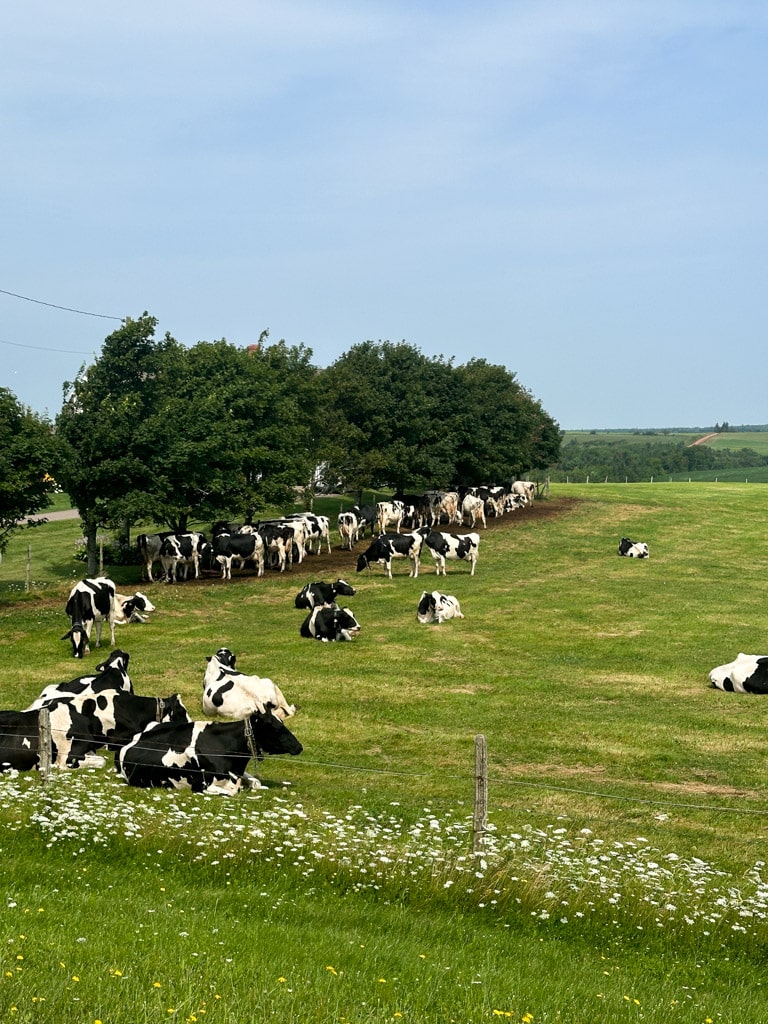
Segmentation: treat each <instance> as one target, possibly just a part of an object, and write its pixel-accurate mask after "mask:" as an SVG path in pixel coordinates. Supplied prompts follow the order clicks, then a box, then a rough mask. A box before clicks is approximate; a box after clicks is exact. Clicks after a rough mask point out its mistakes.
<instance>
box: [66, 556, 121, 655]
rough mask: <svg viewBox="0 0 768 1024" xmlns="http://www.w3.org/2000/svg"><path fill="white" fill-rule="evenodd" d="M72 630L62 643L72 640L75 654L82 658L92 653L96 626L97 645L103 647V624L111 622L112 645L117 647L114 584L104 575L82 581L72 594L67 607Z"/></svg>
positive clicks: (75, 586) (73, 588)
mask: <svg viewBox="0 0 768 1024" xmlns="http://www.w3.org/2000/svg"><path fill="white" fill-rule="evenodd" d="M65 611H66V613H67V615H68V616H69V620H70V622H71V623H72V627H71V629H70V630H69V632H67V633H65V634H64V636H63V637H62V638H61V639H62V640H71V641H72V654H73V656H74V657H75V658H82V657H83V656H84V655H85V654H89V653H90V650H91V630H92V629H93V624H94V622H95V623H96V646H97V647H101V625H102V623H103V622H104V620H105V619H106V621H107V622H108V623H109V632H110V642H111V644H112V646H113V647H114V645H115V584H114V583H113V582H112V580H108V579H107V578H106V577H105V576H98V577H96V579H92V580H80V582H79V583H76V584H75V585H74V587H72V590H71V591H70V592H69V597H68V598H67V605H66V608H65Z"/></svg>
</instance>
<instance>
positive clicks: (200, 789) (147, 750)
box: [115, 711, 303, 794]
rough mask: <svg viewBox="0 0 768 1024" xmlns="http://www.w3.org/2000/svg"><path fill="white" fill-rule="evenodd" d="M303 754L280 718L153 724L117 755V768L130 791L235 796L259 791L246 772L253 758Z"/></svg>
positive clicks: (256, 716)
mask: <svg viewBox="0 0 768 1024" xmlns="http://www.w3.org/2000/svg"><path fill="white" fill-rule="evenodd" d="M302 750H303V747H302V745H301V743H300V742H299V740H298V739H297V738H296V737H295V736H294V734H293V733H292V732H291V731H290V729H288V727H287V726H286V725H285V723H284V722H282V721H281V720H280V719H279V718H278V717H277V716H276V715H274V714H272V712H270V711H268V712H267V713H266V714H261V713H259V712H256V713H254V714H252V715H250V716H249V717H248V718H244V719H241V720H239V721H236V722H186V723H183V724H175V723H171V722H161V723H155V722H153V723H151V724H150V725H149V726H147V728H146V729H145V730H144V731H143V732H140V733H138V734H137V735H136V736H134V737H133V739H132V740H131V741H130V742H129V743H127V744H126V745H125V746H123V747H121V748H120V749H119V750H118V751H117V752H116V753H115V768H116V769H117V771H118V772H119V773H120V775H121V776H122V777H123V778H124V779H125V781H126V782H128V783H129V784H130V785H131V786H143V787H145V788H149V787H162V788H165V789H191V790H193V791H194V792H195V793H228V794H231V793H236V792H238V791H239V790H240V789H241V788H242V787H246V788H248V787H250V788H254V789H255V788H259V787H260V785H261V783H260V782H259V781H258V779H254V778H252V777H251V776H248V775H247V773H246V768H247V766H248V762H249V761H250V759H251V758H252V757H253V758H254V759H255V760H257V761H260V760H262V758H263V756H264V754H291V755H294V756H295V755H296V754H300V753H301V751H302Z"/></svg>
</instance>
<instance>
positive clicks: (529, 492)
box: [510, 480, 536, 505]
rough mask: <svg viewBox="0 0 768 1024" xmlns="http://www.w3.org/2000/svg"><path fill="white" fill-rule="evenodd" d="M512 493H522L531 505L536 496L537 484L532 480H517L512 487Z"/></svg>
mask: <svg viewBox="0 0 768 1024" xmlns="http://www.w3.org/2000/svg"><path fill="white" fill-rule="evenodd" d="M510 491H511V492H512V494H522V495H523V497H524V498H525V500H526V501H527V502H528V504H529V505H532V504H533V499H534V498H535V497H536V484H535V483H534V482H533V481H532V480H515V482H514V483H513V484H512V486H511V487H510Z"/></svg>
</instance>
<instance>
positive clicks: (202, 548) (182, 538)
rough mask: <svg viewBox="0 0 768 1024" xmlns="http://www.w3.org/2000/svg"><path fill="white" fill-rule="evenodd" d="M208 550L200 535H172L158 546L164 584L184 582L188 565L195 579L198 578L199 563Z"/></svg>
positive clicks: (202, 535) (202, 536)
mask: <svg viewBox="0 0 768 1024" xmlns="http://www.w3.org/2000/svg"><path fill="white" fill-rule="evenodd" d="M209 548H210V545H209V544H208V541H207V540H206V539H205V535H204V534H202V533H194V532H193V533H172V534H171V535H170V536H168V537H166V538H165V540H163V542H162V544H161V545H160V564H161V565H162V567H163V572H164V573H165V582H166V583H175V582H176V581H177V580H179V579H182V580H185V579H186V578H187V575H188V573H189V567H190V565H191V566H193V567H194V570H195V579H198V578H199V576H200V563H201V561H202V559H203V557H204V556H205V554H206V552H207V551H208V549H209Z"/></svg>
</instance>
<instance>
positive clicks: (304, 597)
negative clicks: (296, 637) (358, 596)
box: [293, 579, 356, 608]
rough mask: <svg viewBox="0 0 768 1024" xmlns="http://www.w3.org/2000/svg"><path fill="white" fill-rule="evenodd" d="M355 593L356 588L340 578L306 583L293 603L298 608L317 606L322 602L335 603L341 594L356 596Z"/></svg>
mask: <svg viewBox="0 0 768 1024" xmlns="http://www.w3.org/2000/svg"><path fill="white" fill-rule="evenodd" d="M355 593H356V591H355V588H354V587H353V586H351V585H350V584H349V583H347V582H346V580H341V579H339V580H336V582H335V583H322V582H318V583H305V585H304V586H303V587H302V588H301V590H300V591H299V592H298V594H297V595H296V597H295V599H294V602H293V603H294V605H295V606H296V607H297V608H316V607H317V606H318V605H321V604H326V605H330V604H335V603H336V598H337V597H338V596H339V594H341V595H342V596H343V597H354V596H355Z"/></svg>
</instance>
